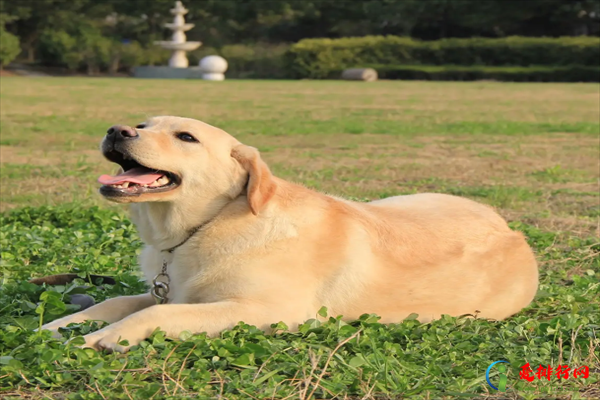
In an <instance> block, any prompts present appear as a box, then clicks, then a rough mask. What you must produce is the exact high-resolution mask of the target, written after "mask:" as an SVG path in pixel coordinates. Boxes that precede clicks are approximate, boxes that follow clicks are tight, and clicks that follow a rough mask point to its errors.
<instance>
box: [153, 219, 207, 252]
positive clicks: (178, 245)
mask: <svg viewBox="0 0 600 400" xmlns="http://www.w3.org/2000/svg"><path fill="white" fill-rule="evenodd" d="M207 223H208V222H205V223H203V224H202V225H198V226H197V227H195V228H193V229H190V230H189V231H188V235H187V237H186V238H185V239H183V241H182V242H181V243H179V244H176V245H175V246H173V247H169V248H168V249H164V250H161V251H162V252H163V253H164V252H167V253H173V252H174V251H175V250H177V249H178V248H179V247H181V246H183V245H184V244H185V242H187V241H188V240H190V239H191V238H192V236H194V235H195V234H196V232H198V231H199V230H200V229H201V228H202V227H203V226H204V225H206V224H207Z"/></svg>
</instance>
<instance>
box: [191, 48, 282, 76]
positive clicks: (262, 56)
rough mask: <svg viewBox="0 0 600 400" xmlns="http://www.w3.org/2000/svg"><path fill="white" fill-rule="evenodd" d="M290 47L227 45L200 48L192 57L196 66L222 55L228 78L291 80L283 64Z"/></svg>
mask: <svg viewBox="0 0 600 400" xmlns="http://www.w3.org/2000/svg"><path fill="white" fill-rule="evenodd" d="M288 48H289V46H288V45H284V44H279V45H273V44H265V43H257V44H255V45H241V44H236V45H226V46H223V47H221V48H219V49H216V48H212V47H205V48H200V49H198V50H197V51H195V52H193V55H190V57H189V60H190V65H192V60H194V65H198V62H199V61H200V60H201V59H202V58H203V57H206V56H209V55H214V54H217V55H220V56H222V57H223V58H225V59H226V60H227V64H228V65H229V66H228V68H227V72H226V73H225V74H226V75H227V78H240V79H283V78H289V76H288V75H287V74H286V70H285V67H284V64H283V55H284V54H285V52H286V51H287V50H288Z"/></svg>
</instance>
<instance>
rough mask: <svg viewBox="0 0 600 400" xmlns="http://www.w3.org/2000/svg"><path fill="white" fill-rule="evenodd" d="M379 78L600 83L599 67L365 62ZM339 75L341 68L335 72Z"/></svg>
mask: <svg viewBox="0 0 600 400" xmlns="http://www.w3.org/2000/svg"><path fill="white" fill-rule="evenodd" d="M368 67H370V68H373V69H375V70H376V71H377V74H378V75H379V78H380V79H403V80H431V81H475V80H483V79H487V80H496V81H507V82H600V67H586V66H578V65H573V66H564V67H562V66H559V67H544V66H534V67H484V66H472V67H464V66H460V65H442V66H438V65H368ZM339 72H340V74H341V71H339Z"/></svg>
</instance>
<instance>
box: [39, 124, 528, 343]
mask: <svg viewBox="0 0 600 400" xmlns="http://www.w3.org/2000/svg"><path fill="white" fill-rule="evenodd" d="M101 150H102V153H103V154H104V156H105V158H106V159H108V160H109V161H112V162H114V163H116V164H118V165H119V166H120V169H119V173H118V174H117V175H116V176H110V175H103V176H101V177H100V178H99V181H100V183H101V184H102V186H101V187H100V189H99V191H100V193H101V194H102V196H104V197H105V198H106V199H107V200H110V201H113V202H118V203H129V204H130V209H131V219H132V221H133V222H134V224H135V225H136V227H137V229H138V231H139V235H140V237H141V239H142V240H143V242H144V244H145V247H144V248H143V250H142V253H141V255H140V265H141V269H142V270H143V272H144V274H145V277H146V279H147V281H148V283H149V285H150V287H151V290H150V292H149V293H146V294H142V295H135V296H123V297H117V298H113V299H108V300H106V301H104V302H102V303H100V304H97V305H95V306H93V307H91V308H88V309H86V310H84V311H80V312H78V313H75V314H73V315H69V316H66V317H63V318H61V319H58V320H55V321H53V322H50V323H48V324H46V325H44V326H43V327H42V329H48V330H51V331H53V333H54V335H55V336H58V337H60V334H59V333H58V329H59V328H60V327H64V326H67V325H68V324H70V323H81V322H83V321H86V320H99V321H104V322H107V323H108V325H107V326H105V327H103V328H102V329H100V330H98V331H95V332H93V333H90V334H87V335H85V336H84V339H85V345H84V346H85V347H92V348H95V349H104V350H108V351H120V352H125V351H127V350H128V349H129V348H130V346H134V345H137V344H139V343H140V342H141V341H142V340H144V339H146V338H148V337H149V336H150V335H151V334H152V332H153V331H154V330H155V329H156V328H160V329H161V330H163V331H165V333H166V334H167V336H169V337H175V338H176V337H177V336H178V335H179V334H180V333H181V332H182V331H186V330H187V331H190V332H193V333H200V332H206V333H207V335H209V336H214V335H218V334H219V333H220V332H221V331H223V330H225V329H228V328H232V327H233V326H235V325H237V324H238V323H239V322H240V321H243V322H245V323H247V324H251V325H255V326H257V327H258V328H260V329H263V330H268V329H269V328H270V326H271V324H273V323H277V322H284V323H285V324H286V325H287V326H288V327H289V329H291V330H294V329H297V327H298V325H299V324H300V323H302V322H304V321H306V320H307V319H309V318H314V317H315V316H316V314H317V312H318V310H319V309H320V308H321V307H322V306H325V307H327V310H328V313H329V315H333V316H339V315H341V316H343V319H344V320H355V319H357V318H359V317H360V316H361V315H363V314H367V313H374V314H377V315H378V316H380V318H381V320H380V322H382V323H392V322H401V321H402V320H403V319H405V318H406V317H407V316H409V315H411V314H413V313H414V314H418V317H417V318H418V320H420V321H421V322H428V321H431V320H433V319H437V318H440V317H441V316H442V315H443V314H447V315H451V316H460V315H471V316H473V314H475V315H476V316H478V317H482V318H489V319H494V320H501V319H504V318H507V317H509V316H511V315H513V314H515V313H517V312H519V311H520V310H521V309H523V308H524V307H526V306H528V305H529V304H530V303H531V301H532V300H533V298H534V296H535V294H536V291H537V287H538V266H537V262H536V259H535V256H534V254H533V252H532V250H531V248H530V247H529V245H528V244H527V242H526V240H525V238H524V236H523V235H522V234H521V233H519V232H516V231H512V230H511V229H510V228H509V227H508V225H507V223H506V222H505V221H504V220H503V219H502V217H500V216H499V215H498V214H497V213H496V212H495V211H494V210H493V209H492V208H491V207H488V206H486V205H483V204H479V203H477V202H474V201H471V200H468V199H465V198H461V197H456V196H451V195H446V194H436V193H424V194H414V195H407V196H395V197H389V198H385V199H381V200H375V201H371V202H368V203H359V202H353V201H349V200H346V199H343V198H340V197H334V196H330V195H326V194H322V193H319V192H316V191H313V190H311V189H308V188H306V187H303V186H301V185H298V184H295V183H291V182H288V181H285V180H283V179H280V178H277V177H275V176H273V174H272V173H271V171H270V169H269V167H268V166H267V164H266V163H265V162H264V161H263V160H262V159H261V156H260V153H259V151H258V150H257V149H255V148H253V147H250V146H246V145H244V144H242V143H240V142H239V141H238V140H236V139H235V138H234V137H233V136H231V135H229V134H228V133H226V132H225V131H223V130H221V129H218V128H216V127H213V126H211V125H208V124H206V123H203V122H200V121H197V120H193V119H188V118H180V117H173V116H161V117H154V118H151V119H149V120H148V121H146V122H144V123H142V124H140V125H137V126H136V127H135V128H133V127H130V126H124V125H117V126H113V127H111V128H110V129H109V130H108V132H107V134H106V136H105V137H104V139H103V141H102V144H101ZM122 340H127V342H128V344H127V343H125V342H123V343H121V344H119V342H121V341H122Z"/></svg>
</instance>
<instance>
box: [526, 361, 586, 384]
mask: <svg viewBox="0 0 600 400" xmlns="http://www.w3.org/2000/svg"><path fill="white" fill-rule="evenodd" d="M553 372H554V373H553ZM569 373H570V375H569ZM536 376H537V378H538V379H542V378H546V379H547V380H551V379H552V378H553V377H556V379H569V377H570V376H572V377H573V378H583V379H587V378H589V376H590V368H589V367H588V366H586V365H584V366H581V367H579V368H573V369H571V368H570V367H569V366H568V365H558V366H557V367H556V370H554V371H553V368H552V367H551V366H550V365H547V366H543V365H540V366H539V367H538V368H537V369H536V372H535V373H534V372H533V369H532V368H531V365H529V363H527V364H525V365H523V366H522V367H521V368H520V371H519V379H521V380H526V381H528V382H533V380H534V379H535V377H536Z"/></svg>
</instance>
